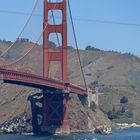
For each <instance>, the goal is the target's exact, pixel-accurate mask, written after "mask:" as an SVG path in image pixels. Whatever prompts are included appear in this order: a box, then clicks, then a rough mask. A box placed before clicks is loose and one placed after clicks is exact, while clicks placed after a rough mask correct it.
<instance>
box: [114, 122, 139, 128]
mask: <svg viewBox="0 0 140 140" xmlns="http://www.w3.org/2000/svg"><path fill="white" fill-rule="evenodd" d="M127 128H140V124H136V123H131V124H129V123H116V128H115V129H127Z"/></svg>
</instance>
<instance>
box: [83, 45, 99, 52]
mask: <svg viewBox="0 0 140 140" xmlns="http://www.w3.org/2000/svg"><path fill="white" fill-rule="evenodd" d="M85 50H92V51H101V50H100V49H98V48H95V47H93V46H91V45H88V46H86V48H85Z"/></svg>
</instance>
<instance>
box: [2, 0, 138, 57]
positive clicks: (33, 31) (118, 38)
mask: <svg viewBox="0 0 140 140" xmlns="http://www.w3.org/2000/svg"><path fill="white" fill-rule="evenodd" d="M35 2H36V0H0V19H1V20H0V38H1V39H6V40H12V41H13V40H15V39H16V38H17V36H18V34H19V33H20V31H21V29H22V28H23V26H24V24H25V22H26V21H27V18H28V17H29V15H26V14H25V15H24V14H14V13H11V14H10V13H8V12H4V11H17V12H21V13H22V12H23V13H30V12H31V10H32V8H33V6H34V4H35ZM39 4H40V5H39V6H38V7H37V9H36V11H35V13H36V14H42V9H43V7H42V5H43V0H40V2H39ZM70 4H71V10H72V14H73V18H74V25H75V31H76V35H77V41H78V46H79V48H81V49H84V48H85V47H86V46H87V45H91V46H93V47H96V48H99V49H103V50H115V51H119V52H123V53H125V52H128V53H129V52H130V53H132V54H135V55H137V56H140V8H139V7H140V0H70ZM42 19H43V18H42V17H34V19H32V21H31V23H30V25H29V26H28V27H27V28H26V31H25V33H24V35H23V36H26V35H27V37H29V36H30V37H31V38H38V36H39V34H40V32H39V31H40V30H41V28H42ZM124 23H125V24H124ZM33 25H34V26H33Z"/></svg>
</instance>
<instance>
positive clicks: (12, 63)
mask: <svg viewBox="0 0 140 140" xmlns="http://www.w3.org/2000/svg"><path fill="white" fill-rule="evenodd" d="M57 1H58V0H57ZM56 5H57V4H55V5H54V7H53V9H55V8H56ZM51 18H52V14H51V15H50V17H49V21H50V20H51ZM47 26H48V22H47V23H46V24H45V27H44V28H43V31H42V32H41V34H40V35H39V37H38V39H37V41H36V43H35V44H34V45H33V46H32V47H31V48H30V49H29V50H28V51H27V52H26V53H25V54H24V55H23V56H21V57H20V58H18V59H17V60H15V61H13V62H10V63H9V64H6V65H2V66H0V68H5V67H8V66H11V65H14V64H17V63H18V62H19V61H21V60H22V59H23V58H24V57H26V56H27V55H28V54H29V53H30V52H31V51H32V50H33V49H34V48H35V47H36V46H37V45H36V44H37V43H38V42H39V40H40V39H41V37H42V35H43V33H44V31H45V30H46V28H47Z"/></svg>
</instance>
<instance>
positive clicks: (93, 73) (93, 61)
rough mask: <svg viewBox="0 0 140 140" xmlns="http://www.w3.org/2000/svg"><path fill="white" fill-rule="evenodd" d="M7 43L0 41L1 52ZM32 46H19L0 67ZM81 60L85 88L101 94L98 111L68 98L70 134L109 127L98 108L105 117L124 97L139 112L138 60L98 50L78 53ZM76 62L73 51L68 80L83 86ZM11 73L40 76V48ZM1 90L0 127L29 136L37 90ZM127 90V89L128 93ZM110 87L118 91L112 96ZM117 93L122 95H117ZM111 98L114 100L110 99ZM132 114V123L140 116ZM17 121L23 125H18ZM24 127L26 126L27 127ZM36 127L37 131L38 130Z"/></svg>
mask: <svg viewBox="0 0 140 140" xmlns="http://www.w3.org/2000/svg"><path fill="white" fill-rule="evenodd" d="M10 43H11V42H6V41H4V42H3V41H1V42H0V52H3V51H4V49H6V48H8V46H9V45H10ZM3 46H4V47H3ZM20 46H22V47H20ZM31 46H32V43H28V42H18V43H17V44H15V47H14V48H13V49H12V50H10V52H9V53H8V54H6V55H5V56H4V57H3V58H1V59H0V64H3V63H7V62H10V61H12V60H14V59H16V58H18V57H19V56H20V55H22V54H24V53H25V52H26V51H27V50H28V49H29V48H30V47H31ZM1 47H2V49H1ZM16 47H19V48H20V49H18V50H17V49H15V48H16ZM13 54H14V55H13ZM80 56H81V60H82V67H83V70H84V73H85V76H86V82H87V84H88V85H96V86H100V87H101V89H100V90H101V91H100V92H102V94H101V95H100V98H99V107H97V108H96V109H93V108H88V107H87V106H85V105H83V104H82V103H81V100H80V98H79V97H78V96H77V95H70V99H69V123H70V129H71V130H72V131H77V130H82V131H86V130H89V129H94V128H95V127H96V126H98V125H103V124H107V125H110V121H109V120H108V119H107V116H106V115H104V113H102V111H100V109H99V108H101V109H102V110H103V111H104V112H105V113H107V112H108V111H109V110H112V107H113V106H114V104H115V108H116V109H118V105H120V102H119V99H120V98H121V96H122V95H123V96H124V95H127V97H128V98H129V101H130V102H129V103H130V104H128V106H127V107H131V104H133V106H134V108H133V110H138V107H139V106H140V102H139V100H140V94H139V86H140V82H139V81H140V80H139V79H140V74H139V73H140V59H139V58H138V57H135V56H133V55H131V54H120V53H117V52H105V51H101V50H85V51H84V50H81V51H80ZM77 60H78V59H77V55H76V51H75V50H73V49H72V50H69V53H68V65H69V79H70V81H71V82H72V83H76V84H79V85H82V86H83V85H84V83H83V79H82V77H81V72H80V68H79V65H78V64H79V62H78V61H77ZM57 65H58V64H57V63H52V64H51V68H52V71H51V72H50V76H51V77H53V78H56V79H57V78H58V75H59V74H60V71H59V70H58V69H57ZM10 69H11V68H10ZM12 69H14V70H19V71H24V72H29V73H34V74H38V75H42V46H37V48H36V49H35V50H33V51H32V52H31V53H30V54H29V55H28V56H27V57H25V58H24V59H23V60H22V61H21V62H20V63H19V64H16V65H14V66H13V67H12ZM0 86H1V88H0V124H1V125H2V124H3V125H2V126H5V125H8V126H9V125H10V124H12V122H13V121H14V122H15V123H16V124H20V125H21V126H18V127H19V129H20V130H23V132H24V130H28V131H29V132H31V131H32V127H31V124H32V121H33V120H32V119H33V118H32V111H31V110H32V109H31V102H30V100H29V99H30V98H29V97H30V96H35V95H36V94H37V93H39V92H40V91H39V90H38V89H33V88H27V87H23V86H16V85H10V84H4V83H2V84H1V85H0ZM124 86H126V87H124ZM127 86H129V87H130V88H131V90H128V87H127ZM110 87H111V88H115V89H117V90H115V92H114V90H113V91H109V90H107V89H106V88H110ZM122 88H123V89H122ZM125 88H126V89H125ZM118 89H119V90H121V91H122V92H118ZM127 91H128V92H127ZM118 93H119V94H118ZM129 93H130V94H129ZM110 94H111V95H113V96H110ZM114 97H115V98H114ZM132 97H133V98H132ZM35 98H38V99H40V98H41V97H40V95H39V97H37V96H35ZM135 99H136V100H135ZM39 102H41V101H39ZM35 105H36V106H38V107H37V108H41V106H42V104H41V103H37V104H35ZM40 111H41V110H40ZM133 114H134V116H133V118H132V119H133V120H134V119H136V120H138V121H139V119H138V118H139V116H140V112H138V111H136V112H133ZM131 117H132V116H131ZM37 118H38V119H37V120H36V122H38V123H39V124H41V122H40V120H41V116H40V115H37ZM12 120H13V121H12ZM19 121H20V122H22V123H18V122H19ZM23 122H24V123H25V125H24V123H23ZM26 123H28V125H27V124H26ZM25 126H29V129H25V128H24V127H25ZM11 127H12V126H11ZM14 127H15V126H14ZM38 127H39V129H40V126H38Z"/></svg>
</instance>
